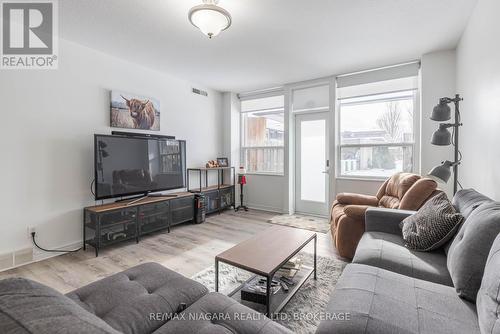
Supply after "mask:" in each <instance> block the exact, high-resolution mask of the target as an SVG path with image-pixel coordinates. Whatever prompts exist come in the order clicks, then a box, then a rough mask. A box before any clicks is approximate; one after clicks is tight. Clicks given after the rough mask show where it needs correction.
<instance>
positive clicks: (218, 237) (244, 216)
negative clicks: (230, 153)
mask: <svg viewBox="0 0 500 334" xmlns="http://www.w3.org/2000/svg"><path fill="white" fill-rule="evenodd" d="M275 215H276V214H274V213H268V212H263V211H256V210H250V211H248V212H237V213H235V212H234V211H232V210H227V211H225V212H223V213H221V214H220V215H218V214H215V215H210V216H208V217H207V221H206V222H205V223H204V224H200V225H195V224H190V223H186V224H182V225H178V226H174V227H172V229H171V232H170V233H166V232H159V233H154V234H151V235H149V236H145V237H142V238H141V241H140V242H139V243H138V244H136V243H135V241H131V242H125V243H122V244H118V245H115V246H112V247H110V248H104V249H102V250H101V251H100V252H99V257H97V258H96V257H95V253H94V249H93V248H92V247H88V248H87V251H85V252H84V251H80V252H77V253H73V254H65V255H61V256H56V257H53V258H50V259H47V260H43V261H40V262H36V263H32V264H28V265H25V266H22V267H19V268H15V269H11V270H8V271H4V272H1V273H0V279H3V278H7V277H25V278H29V279H33V280H35V281H38V282H41V283H43V284H46V285H48V286H50V287H52V288H54V289H56V290H58V291H60V292H62V293H66V292H69V291H72V290H74V289H76V288H79V287H81V286H84V285H86V284H89V283H91V282H93V281H96V280H98V279H101V278H104V277H107V276H109V275H112V274H114V273H117V272H120V271H122V270H125V269H127V268H130V267H133V266H135V265H137V264H140V263H144V262H157V263H160V264H162V265H164V266H165V267H167V268H170V269H172V270H174V271H177V272H179V273H181V274H183V275H185V276H187V277H191V276H193V275H194V274H196V273H198V272H200V271H201V270H204V269H206V268H207V267H209V266H210V265H213V263H214V258H215V255H217V254H219V253H220V252H222V251H224V250H226V249H228V248H230V247H232V246H234V245H235V244H237V243H239V242H241V241H243V240H246V239H248V238H250V237H251V236H253V235H255V234H257V233H259V232H262V231H264V230H266V229H268V228H271V227H273V226H275V225H272V224H269V223H267V222H266V221H267V220H268V219H270V218H272V217H273V216H275ZM285 228H292V227H285ZM317 247H318V255H323V256H330V257H335V258H339V259H341V258H340V256H339V255H338V253H337V252H336V250H335V248H334V247H333V245H332V241H331V236H330V233H327V234H323V233H318V245H317ZM305 251H308V252H312V251H313V248H312V245H311V246H307V248H306V249H305Z"/></svg>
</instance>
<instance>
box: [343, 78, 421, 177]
mask: <svg viewBox="0 0 500 334" xmlns="http://www.w3.org/2000/svg"><path fill="white" fill-rule="evenodd" d="M400 81H401V80H400ZM412 81H414V82H415V83H416V82H417V80H416V78H412ZM403 82H404V83H405V85H401V88H408V86H409V85H408V82H409V80H404V81H403ZM395 83H396V87H392V88H391V90H390V91H385V92H384V91H383V90H384V89H383V88H382V89H376V90H375V91H377V93H375V94H373V93H372V94H366V95H363V94H360V95H356V94H354V93H353V92H354V91H356V89H352V87H350V90H351V91H350V94H345V92H344V97H342V98H340V99H339V131H338V137H337V138H339V141H340V142H339V152H338V158H339V160H338V165H339V167H338V169H337V173H338V175H339V176H341V177H355V178H387V177H389V176H391V175H393V174H395V173H397V172H414V171H415V161H414V160H415V137H414V134H415V124H416V122H415V121H416V119H415V118H416V116H415V115H416V114H415V111H416V110H417V101H418V99H417V97H418V90H417V89H416V84H415V87H412V88H410V89H395V88H399V87H398V85H397V83H398V81H395ZM372 86H373V84H372ZM375 86H376V85H375ZM410 86H412V85H410ZM381 90H382V91H381ZM359 91H360V92H361V91H362V90H359ZM345 95H349V96H345Z"/></svg>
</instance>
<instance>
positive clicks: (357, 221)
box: [330, 173, 440, 259]
mask: <svg viewBox="0 0 500 334" xmlns="http://www.w3.org/2000/svg"><path fill="white" fill-rule="evenodd" d="M439 192H440V190H437V183H436V181H434V180H432V179H429V178H421V177H420V176H419V175H416V174H411V173H397V174H394V175H393V176H391V178H389V179H388V180H386V181H385V182H384V184H383V185H382V186H381V187H380V189H379V190H378V192H377V195H376V196H369V195H361V194H351V193H341V194H338V195H337V199H336V201H334V202H333V205H332V210H331V220H330V231H331V233H332V237H333V243H334V244H335V247H337V250H338V252H339V254H340V256H342V257H345V258H348V259H352V258H353V257H354V253H355V251H356V247H357V246H358V242H359V240H360V239H361V236H362V235H363V233H364V232H365V211H366V209H367V208H369V207H384V208H389V209H401V210H418V209H419V208H420V207H421V206H422V205H423V204H424V203H425V202H426V201H427V200H428V199H430V198H431V197H433V196H435V195H436V194H437V193H439Z"/></svg>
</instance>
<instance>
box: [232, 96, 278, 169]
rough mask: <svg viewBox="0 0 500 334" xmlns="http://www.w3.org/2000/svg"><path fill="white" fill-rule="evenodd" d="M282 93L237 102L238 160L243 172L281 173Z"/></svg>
mask: <svg viewBox="0 0 500 334" xmlns="http://www.w3.org/2000/svg"><path fill="white" fill-rule="evenodd" d="M284 122H285V121H284V96H283V95H279V96H272V97H266V98H259V99H251V100H244V101H242V102H241V161H242V163H243V166H245V169H246V170H247V173H263V174H279V175H281V174H283V172H284V159H285V149H284V141H285V123H284Z"/></svg>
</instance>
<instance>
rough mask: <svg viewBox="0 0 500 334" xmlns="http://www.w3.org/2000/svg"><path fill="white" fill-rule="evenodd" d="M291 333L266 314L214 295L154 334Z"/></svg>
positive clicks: (199, 302) (219, 295)
mask: <svg viewBox="0 0 500 334" xmlns="http://www.w3.org/2000/svg"><path fill="white" fill-rule="evenodd" d="M170 333H176V334H233V333H248V334H250V333H259V334H292V332H291V331H289V330H288V329H286V328H285V327H283V326H281V325H279V324H277V323H275V322H273V321H272V320H270V319H269V318H267V317H266V316H265V315H263V314H261V313H257V312H255V311H254V310H252V309H250V308H248V307H246V306H244V305H242V304H240V303H238V302H236V301H235V300H234V299H232V298H229V297H226V296H224V295H222V294H220V293H217V292H212V293H210V294H208V295H206V296H204V297H202V298H201V299H200V300H198V301H197V302H196V303H194V304H193V305H191V306H190V307H188V308H187V309H186V310H185V311H184V312H182V313H180V314H178V315H177V316H175V317H174V318H173V319H172V320H170V321H169V322H167V323H166V324H165V325H163V326H162V327H160V328H159V329H158V330H157V331H155V332H154V334H170Z"/></svg>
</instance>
